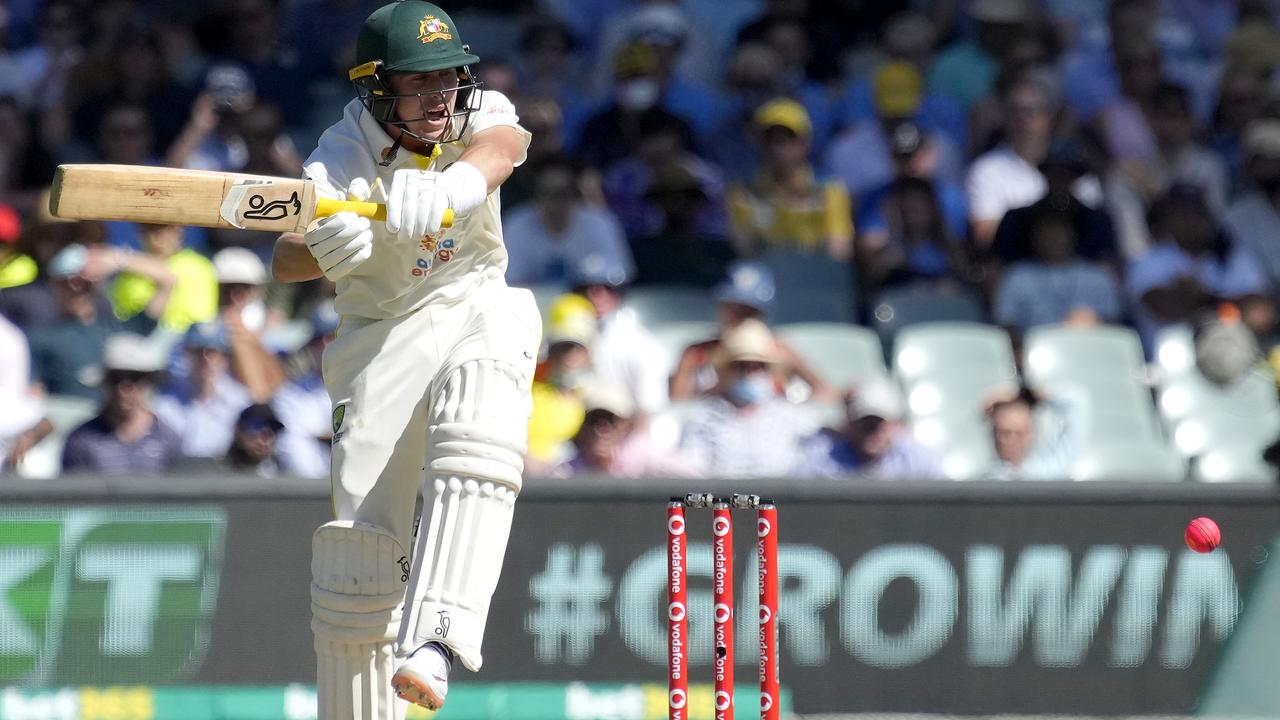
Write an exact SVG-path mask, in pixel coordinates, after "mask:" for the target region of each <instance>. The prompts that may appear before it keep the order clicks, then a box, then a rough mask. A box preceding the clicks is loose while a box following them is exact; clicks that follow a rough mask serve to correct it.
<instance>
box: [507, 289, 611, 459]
mask: <svg viewBox="0 0 1280 720" xmlns="http://www.w3.org/2000/svg"><path fill="white" fill-rule="evenodd" d="M597 336H598V331H597V329H596V316H595V308H594V307H593V306H592V305H591V303H590V302H588V301H587V300H586V299H585V298H583V297H581V296H580V295H576V294H568V295H563V296H561V297H560V298H558V299H557V300H556V301H555V302H554V303H553V304H552V308H551V313H550V317H549V318H548V322H547V338H546V339H547V357H546V359H545V360H544V361H543V362H542V363H541V364H540V365H539V366H538V374H537V379H535V380H534V381H533V392H532V397H533V412H532V414H531V415H530V416H529V451H528V457H527V458H526V460H525V466H526V468H527V469H528V470H529V472H533V473H538V472H547V471H549V470H551V469H552V468H554V467H555V466H556V465H558V464H559V463H561V462H563V461H564V460H565V459H566V456H567V454H568V453H569V451H570V448H569V446H568V443H569V441H570V440H571V439H572V438H573V436H574V435H575V434H577V432H578V429H579V428H580V427H582V418H583V416H584V415H585V409H584V407H583V404H582V393H583V390H584V389H585V388H586V386H587V385H588V383H589V382H591V380H592V371H591V348H592V346H593V344H594V343H595V342H596V338H597Z"/></svg>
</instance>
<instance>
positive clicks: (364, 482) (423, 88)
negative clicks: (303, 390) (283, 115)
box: [272, 0, 542, 720]
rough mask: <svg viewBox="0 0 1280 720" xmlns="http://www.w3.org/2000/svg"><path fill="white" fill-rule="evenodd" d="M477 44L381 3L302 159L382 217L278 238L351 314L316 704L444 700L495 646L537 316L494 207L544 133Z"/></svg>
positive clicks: (290, 269)
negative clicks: (338, 99)
mask: <svg viewBox="0 0 1280 720" xmlns="http://www.w3.org/2000/svg"><path fill="white" fill-rule="evenodd" d="M478 60H479V58H477V57H476V56H475V55H472V54H471V53H470V50H469V48H468V46H467V45H464V44H463V43H462V39H461V36H460V34H459V32H458V28H457V27H456V26H455V25H454V23H453V20H452V19H451V18H450V17H449V16H448V14H446V13H445V12H444V11H443V10H441V9H440V8H439V7H437V6H435V5H433V4H431V3H428V2H423V1H422V0H402V1H401V2H393V3H391V4H389V5H386V6H384V7H382V8H380V9H378V10H376V11H375V12H374V13H373V14H372V15H370V16H369V18H368V19H367V20H365V22H364V25H363V27H362V28H361V29H360V35H359V39H358V41H357V65H356V66H355V67H354V68H352V69H351V71H350V77H351V80H352V81H353V82H354V84H355V86H356V91H357V95H358V97H357V98H356V99H354V100H352V101H351V102H350V103H349V104H348V105H347V106H346V109H345V110H344V112H343V116H342V119H341V120H339V121H338V122H337V123H336V124H334V125H333V126H332V127H330V128H329V129H328V130H326V131H325V133H324V134H323V135H322V136H321V138H320V141H319V146H318V147H317V148H316V150H315V152H314V153H312V155H311V157H310V158H309V159H308V160H307V162H306V164H305V173H306V175H307V177H308V178H309V179H311V180H314V181H315V183H316V187H317V192H318V193H319V194H322V195H325V196H328V197H332V198H335V199H368V200H372V201H376V202H382V203H386V206H387V215H386V222H385V224H384V223H382V222H372V223H371V222H370V221H369V220H367V219H365V218H360V217H357V216H356V215H354V214H351V213H339V214H337V215H333V216H331V217H328V218H325V219H323V220H320V221H318V222H316V223H314V224H313V225H312V226H311V228H310V229H309V230H308V231H307V232H306V234H305V235H296V234H286V235H283V236H281V237H280V239H279V240H278V241H277V243H276V247H275V256H274V258H273V260H272V269H273V272H274V274H275V276H276V278H277V279H279V280H282V281H300V280H307V279H312V278H316V277H319V276H320V275H322V274H323V275H324V276H325V277H327V278H329V279H330V280H333V281H335V282H336V283H337V304H336V307H337V310H338V312H339V313H340V314H341V316H342V322H341V325H340V326H339V328H338V336H337V339H336V340H335V341H334V342H333V343H332V344H331V345H329V347H328V349H326V350H325V353H324V359H323V372H324V380H325V386H326V387H327V388H328V391H329V396H330V398H331V399H332V401H333V444H332V477H331V484H332V494H333V506H334V514H335V516H336V519H335V520H334V521H332V522H328V523H325V524H324V525H322V526H321V527H320V528H319V529H318V530H317V531H316V533H315V536H314V538H313V541H312V560H311V567H312V574H313V578H314V579H313V582H312V586H311V607H312V614H313V615H312V630H313V632H314V634H315V647H316V654H317V659H318V673H317V678H316V687H317V691H318V695H319V711H320V712H319V717H320V720H353V719H354V720H387V719H391V718H402V717H404V713H405V709H406V707H407V706H406V705H405V703H403V702H401V701H399V700H397V699H396V696H397V695H398V696H399V697H400V698H402V699H404V700H407V701H409V702H413V703H417V704H419V705H422V706H424V707H427V708H432V709H435V708H439V707H441V706H442V705H443V704H444V701H445V695H446V694H447V692H448V687H449V685H448V682H449V671H450V669H451V667H452V665H453V663H454V661H455V660H456V661H460V662H461V663H462V665H464V666H465V667H466V668H467V669H469V670H472V671H477V670H479V669H480V666H481V663H482V657H481V640H482V638H483V636H484V628H485V620H486V617H487V615H488V612H489V601H490V598H491V596H492V595H493V592H494V589H495V587H496V586H497V582H498V575H499V573H500V571H501V568H502V559H503V555H504V554H505V553H506V547H507V536H508V534H509V532H510V529H511V517H512V510H513V506H514V503H515V499H516V496H517V495H518V494H519V492H520V485H521V473H522V472H523V469H524V467H523V463H522V457H523V455H524V452H525V443H526V427H527V423H528V420H529V413H530V386H531V383H532V379H533V370H534V359H535V356H536V354H537V348H538V344H539V341H540V336H541V332H542V328H541V320H540V318H539V313H538V310H537V307H536V305H535V304H534V301H533V296H532V294H531V293H529V292H528V291H527V290H517V289H514V288H508V287H507V285H506V282H505V280H504V277H503V276H504V274H505V271H506V266H507V253H506V250H505V248H504V246H503V241H502V226H501V224H500V222H499V201H498V187H499V186H500V185H502V183H503V182H504V181H505V180H506V179H507V177H508V176H509V175H510V174H511V171H512V168H514V167H515V166H518V165H519V164H520V163H521V162H523V161H524V158H525V151H526V149H527V147H528V145H529V133H528V132H527V131H526V130H524V129H523V128H522V127H520V125H519V120H518V118H517V117H516V112H515V108H514V107H513V106H512V104H511V102H510V101H509V100H508V99H507V98H505V97H503V96H502V95H501V94H500V93H497V92H492V91H483V90H482V89H481V85H480V82H479V81H478V80H477V79H476V78H475V76H474V75H473V73H472V72H471V70H470V66H471V65H472V64H474V63H476V62H477V61H478ZM447 216H450V217H452V224H451V225H450V222H449V221H448V220H447V219H446V217H447ZM419 492H421V493H422V496H423V503H424V504H423V512H422V519H421V522H420V523H419V525H418V528H417V532H416V534H415V532H414V527H413V519H414V503H415V500H416V499H417V494H418V493H419ZM410 548H412V551H410Z"/></svg>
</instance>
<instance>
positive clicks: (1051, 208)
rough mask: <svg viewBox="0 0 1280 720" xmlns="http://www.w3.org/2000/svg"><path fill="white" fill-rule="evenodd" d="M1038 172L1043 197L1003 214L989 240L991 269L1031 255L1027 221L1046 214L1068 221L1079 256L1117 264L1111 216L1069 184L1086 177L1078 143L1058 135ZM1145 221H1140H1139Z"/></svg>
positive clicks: (1086, 166)
mask: <svg viewBox="0 0 1280 720" xmlns="http://www.w3.org/2000/svg"><path fill="white" fill-rule="evenodd" d="M1040 173H1041V175H1043V176H1044V179H1045V193H1044V197H1042V198H1040V199H1039V200H1036V201H1035V202H1033V203H1031V204H1030V205H1027V206H1025V207H1018V208H1013V209H1011V210H1009V211H1008V212H1006V213H1005V214H1004V217H1003V218H1001V220H1000V224H999V225H998V226H997V227H996V232H995V236H994V237H993V238H992V240H991V252H990V258H989V259H991V260H993V261H994V265H995V266H996V268H1000V267H1004V266H1007V265H1011V264H1013V263H1016V262H1021V261H1023V260H1027V259H1029V258H1031V257H1032V255H1033V254H1034V252H1033V248H1032V246H1031V243H1030V242H1028V241H1029V240H1030V238H1031V224H1032V222H1034V221H1035V220H1036V219H1037V218H1040V217H1043V216H1045V215H1058V216H1060V217H1062V218H1063V219H1065V220H1066V221H1067V222H1069V223H1070V224H1071V227H1072V229H1073V230H1074V234H1075V238H1076V251H1077V252H1078V253H1079V254H1080V255H1081V256H1082V257H1084V258H1086V259H1088V260H1092V261H1094V262H1102V263H1107V264H1110V265H1116V264H1118V263H1119V257H1118V251H1117V246H1116V236H1115V231H1114V229H1113V227H1112V225H1111V218H1110V217H1108V216H1107V213H1105V212H1103V211H1102V210H1099V209H1098V208H1094V207H1090V206H1088V205H1086V204H1085V203H1082V202H1080V200H1079V199H1078V198H1077V197H1076V195H1075V193H1074V192H1073V191H1072V188H1074V187H1076V186H1077V185H1076V184H1077V183H1079V182H1080V181H1081V179H1083V178H1085V177H1087V176H1088V175H1089V158H1088V155H1087V154H1086V151H1085V147H1084V145H1083V144H1082V143H1080V142H1078V141H1076V140H1074V139H1072V138H1058V139H1055V140H1054V141H1053V142H1051V143H1050V144H1049V149H1048V151H1047V153H1046V154H1045V158H1044V160H1042V161H1041V162H1040ZM1144 222H1145V221H1144Z"/></svg>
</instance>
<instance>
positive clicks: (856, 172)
mask: <svg viewBox="0 0 1280 720" xmlns="http://www.w3.org/2000/svg"><path fill="white" fill-rule="evenodd" d="M870 85H871V89H870V94H871V98H872V108H873V111H874V114H873V116H872V117H870V118H867V119H865V120H863V121H860V122H857V123H854V124H852V125H850V126H849V127H848V128H847V129H846V130H844V131H843V132H841V133H840V134H839V135H838V136H837V137H836V139H835V140H834V141H833V142H832V143H831V145H830V147H828V148H827V151H826V153H825V154H824V156H823V166H824V167H825V168H826V169H827V171H828V172H830V173H831V174H832V175H833V176H835V177H837V178H839V179H840V181H841V182H842V183H844V186H845V189H846V190H848V191H849V193H850V194H851V195H853V196H854V197H855V198H858V199H859V206H860V207H861V203H862V202H863V196H864V195H867V194H868V193H871V192H873V191H874V190H876V189H877V188H880V187H882V186H884V185H886V184H887V183H889V182H891V181H892V180H893V179H894V178H895V177H900V176H902V175H903V174H904V170H909V171H910V172H911V173H912V174H914V175H916V176H917V177H927V178H929V179H932V180H936V181H941V182H947V183H958V182H959V181H960V177H961V173H962V172H963V167H964V159H963V158H962V157H961V153H960V149H959V148H958V147H957V146H956V144H955V142H954V141H953V140H951V139H950V138H949V137H947V136H946V135H945V134H943V133H941V132H938V131H936V130H934V129H932V128H928V127H926V126H925V125H923V124H919V123H917V120H918V117H919V115H920V112H921V108H922V107H923V104H924V100H925V89H924V79H923V78H922V77H921V75H920V71H919V70H918V69H917V68H916V66H915V65H913V64H912V63H909V62H907V61H905V60H893V61H890V62H886V63H884V64H882V65H881V66H880V67H878V68H876V70H875V72H874V73H872V75H871V79H870ZM904 125H905V126H907V128H908V130H907V132H909V131H910V130H912V129H913V130H914V131H915V133H916V137H915V138H914V140H915V143H914V145H915V147H912V148H910V149H904V147H903V146H904V145H906V144H907V143H908V141H910V140H912V139H913V138H910V137H909V136H907V135H905V134H901V133H900V131H899V127H900V126H904ZM909 158H913V159H914V165H913V166H911V167H909V168H903V167H902V165H903V164H905V162H906V160H907V159H909Z"/></svg>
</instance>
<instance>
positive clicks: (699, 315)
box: [622, 285, 718, 328]
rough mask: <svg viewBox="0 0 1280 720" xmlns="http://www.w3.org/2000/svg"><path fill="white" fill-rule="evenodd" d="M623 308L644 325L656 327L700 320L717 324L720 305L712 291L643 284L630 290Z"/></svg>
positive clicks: (628, 289) (680, 286) (683, 286)
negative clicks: (717, 303) (663, 324)
mask: <svg viewBox="0 0 1280 720" xmlns="http://www.w3.org/2000/svg"><path fill="white" fill-rule="evenodd" d="M622 306H623V307H624V308H626V309H628V310H630V311H632V312H634V313H635V314H636V317H637V318H639V320H640V323H641V324H642V325H644V326H645V327H648V328H653V327H654V326H656V325H658V324H659V323H670V322H687V321H693V320H700V321H704V322H716V321H717V319H718V318H717V315H716V303H715V300H714V299H713V297H712V295H711V293H710V291H708V290H704V289H702V288H697V287H690V286H688V285H641V286H638V287H632V288H627V290H626V292H625V293H624V294H623V296H622Z"/></svg>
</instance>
